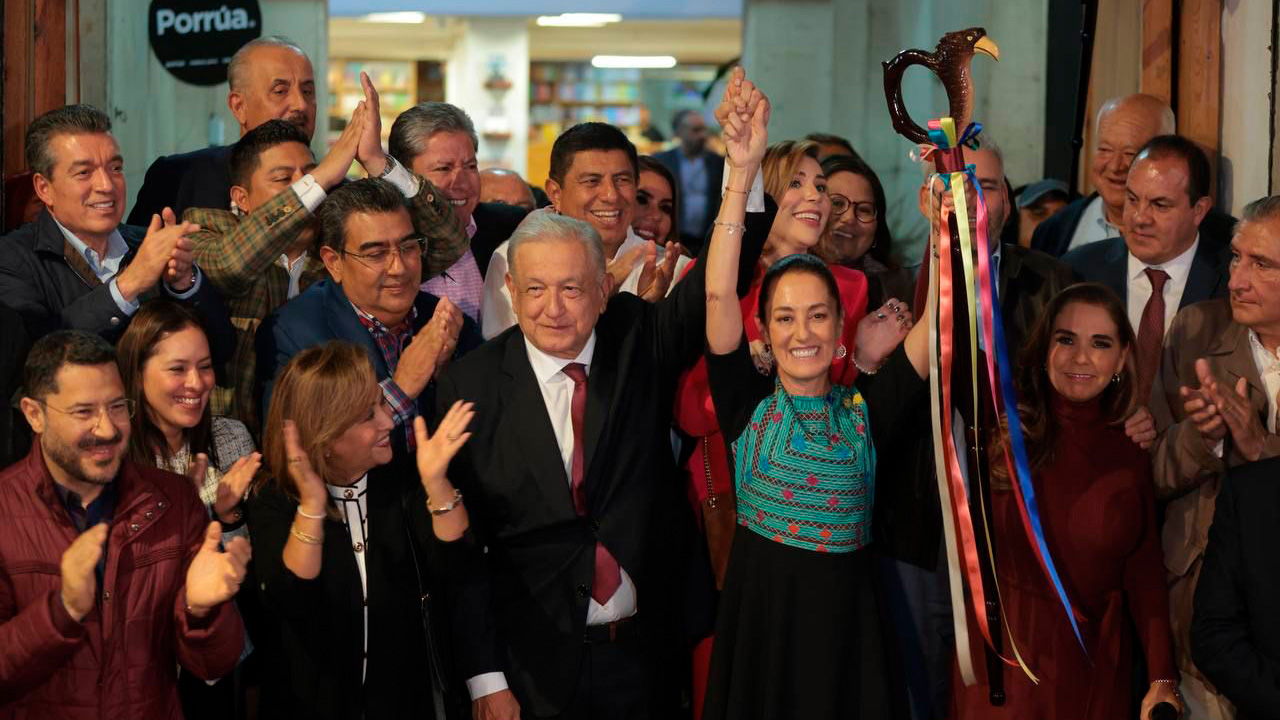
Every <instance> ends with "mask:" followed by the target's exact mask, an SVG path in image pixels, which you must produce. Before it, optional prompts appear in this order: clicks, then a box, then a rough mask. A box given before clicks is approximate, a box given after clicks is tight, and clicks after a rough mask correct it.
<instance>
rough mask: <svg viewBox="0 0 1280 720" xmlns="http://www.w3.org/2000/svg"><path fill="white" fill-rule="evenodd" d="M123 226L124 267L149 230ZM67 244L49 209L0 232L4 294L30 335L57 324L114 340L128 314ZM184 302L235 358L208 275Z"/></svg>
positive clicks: (218, 351)
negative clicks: (74, 262)
mask: <svg viewBox="0 0 1280 720" xmlns="http://www.w3.org/2000/svg"><path fill="white" fill-rule="evenodd" d="M119 230H120V235H121V236H123V237H124V241H125V243H126V244H127V245H128V246H129V252H128V254H127V255H125V258H124V261H123V262H122V263H121V264H120V267H121V269H122V270H123V269H124V268H125V267H128V265H129V263H130V262H132V260H133V256H134V254H135V253H137V251H138V246H139V245H141V244H142V240H143V238H144V237H146V234H147V232H146V230H145V229H144V228H139V227H130V226H128V225H121V226H120V228H119ZM65 245H66V239H65V238H63V236H62V231H61V230H59V229H58V225H57V223H56V222H55V221H54V219H53V216H52V215H51V214H50V213H49V211H48V210H47V209H46V210H41V211H40V217H38V218H36V221H35V222H31V223H27V224H26V225H23V226H22V227H20V228H18V229H17V230H14V231H13V232H11V233H9V234H8V235H5V236H4V237H2V238H0V248H2V250H0V299H3V301H4V302H5V304H7V305H9V306H10V307H12V308H13V309H14V310H17V311H18V313H19V314H21V315H22V321H23V323H24V324H25V325H26V328H27V335H28V336H29V337H30V338H31V340H32V341H34V340H37V339H39V338H41V337H43V336H45V335H48V334H49V333H51V332H53V331H54V330H61V329H72V330H84V331H85V332H90V333H96V334H99V335H101V336H102V337H104V338H106V339H107V340H108V341H110V342H113V343H114V342H115V341H116V340H118V339H119V338H120V335H121V334H122V333H123V332H124V329H125V328H126V327H128V325H129V316H127V315H125V314H124V313H122V312H121V311H120V307H119V306H118V305H116V301H115V299H114V298H112V297H111V288H110V287H108V285H107V284H97V285H92V284H90V281H89V280H86V279H85V278H82V277H81V276H80V274H79V273H78V272H77V271H76V270H75V269H74V268H72V267H71V265H70V264H68V263H67V260H66V257H64V255H63V248H64V247H65ZM159 294H160V290H159V289H158V288H152V289H151V290H148V291H147V292H145V293H143V294H142V295H141V296H140V297H139V300H143V301H145V300H149V299H151V298H153V297H157V296H159ZM185 302H187V303H188V304H190V305H191V306H192V307H193V308H194V309H195V311H196V312H197V313H199V315H200V317H201V319H202V320H203V321H204V329H205V332H206V334H207V335H208V336H209V350H210V352H211V353H212V354H213V360H214V363H215V364H216V365H218V366H219V368H221V365H222V364H223V363H224V362H226V361H227V360H228V359H230V358H231V354H232V353H233V352H234V351H235V342H236V341H235V329H234V328H233V327H232V326H231V316H230V313H229V312H228V311H227V306H226V304H225V303H224V302H223V301H222V298H221V297H220V296H219V295H218V291H217V290H215V289H214V287H213V283H212V282H210V281H209V279H208V278H202V279H201V281H200V289H199V290H197V291H196V293H195V295H193V296H192V297H191V298H190V299H189V300H186V301H185ZM219 377H221V374H220V375H219Z"/></svg>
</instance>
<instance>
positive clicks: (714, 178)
mask: <svg viewBox="0 0 1280 720" xmlns="http://www.w3.org/2000/svg"><path fill="white" fill-rule="evenodd" d="M681 155H682V152H681V150H680V148H679V147H674V148H672V149H670V150H667V151H665V152H660V153H658V154H657V155H654V156H653V157H654V159H655V160H657V161H658V162H660V163H662V164H663V165H666V166H667V169H668V170H670V171H671V174H672V175H674V176H675V178H676V184H677V185H679V186H680V187H678V188H676V193H677V195H680V194H682V193H683V192H684V179H683V178H681V177H680V158H681ZM702 160H703V162H705V163H706V165H707V216H706V222H705V225H704V226H703V227H700V228H689V227H684V223H683V219H682V218H677V221H678V224H679V225H680V226H681V227H680V235H681V236H682V237H687V238H691V239H696V240H697V242H699V243H701V242H702V240H703V238H705V237H706V233H707V228H708V227H710V226H711V221H712V220H715V219H716V213H718V212H720V185H721V183H722V182H724V158H723V157H721V156H720V155H717V154H715V153H713V152H711V151H710V150H705V151H703V153H702ZM683 206H684V199H683V198H681V199H680V203H678V204H677V207H683ZM682 242H683V241H682ZM698 247H701V245H699V246H698ZM695 249H697V248H695Z"/></svg>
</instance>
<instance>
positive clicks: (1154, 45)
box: [1141, 0, 1173, 103]
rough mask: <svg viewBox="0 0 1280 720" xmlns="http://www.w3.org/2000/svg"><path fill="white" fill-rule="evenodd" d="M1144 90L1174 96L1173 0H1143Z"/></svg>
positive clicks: (1169, 100)
mask: <svg viewBox="0 0 1280 720" xmlns="http://www.w3.org/2000/svg"><path fill="white" fill-rule="evenodd" d="M1141 91H1142V92H1144V93H1146V94H1148V95H1154V96H1156V97H1158V98H1160V99H1161V100H1164V101H1165V102H1166V103H1169V102H1172V99H1173V0H1143V3H1142V84H1141Z"/></svg>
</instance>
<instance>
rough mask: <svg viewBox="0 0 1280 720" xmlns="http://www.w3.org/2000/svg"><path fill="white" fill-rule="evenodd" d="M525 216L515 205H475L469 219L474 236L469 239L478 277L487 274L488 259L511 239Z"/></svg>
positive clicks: (521, 209) (524, 211) (520, 208)
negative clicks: (474, 231) (472, 224)
mask: <svg viewBox="0 0 1280 720" xmlns="http://www.w3.org/2000/svg"><path fill="white" fill-rule="evenodd" d="M527 214H529V213H528V211H527V210H525V209H524V208H522V207H517V206H515V205H503V204H502V203H480V204H479V205H476V209H475V212H473V213H471V218H472V219H473V220H475V221H476V235H475V237H473V238H471V255H472V256H473V257H475V259H476V266H477V267H479V268H480V277H484V276H485V273H487V272H489V259H490V258H492V257H493V251H494V250H496V249H498V246H499V245H501V244H502V243H504V242H506V241H507V239H508V238H510V237H511V233H513V232H515V231H516V227H517V226H519V225H520V222H521V221H522V220H524V216H525V215H527Z"/></svg>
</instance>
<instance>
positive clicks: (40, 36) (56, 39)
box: [31, 0, 67, 118]
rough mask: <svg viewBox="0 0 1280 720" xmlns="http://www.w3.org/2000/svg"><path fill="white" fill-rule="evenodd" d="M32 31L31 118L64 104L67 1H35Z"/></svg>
mask: <svg viewBox="0 0 1280 720" xmlns="http://www.w3.org/2000/svg"><path fill="white" fill-rule="evenodd" d="M31 29H32V33H31V35H32V37H33V38H34V39H35V47H34V53H33V56H32V61H31V71H32V76H33V77H32V81H33V83H34V90H35V92H34V99H33V103H32V108H31V110H32V115H31V117H32V118H34V117H35V116H36V115H40V114H42V113H45V112H48V111H49V110H52V109H54V108H56V107H62V106H63V105H66V104H67V2H66V0H35V13H34V17H33V18H32V27H31Z"/></svg>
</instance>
